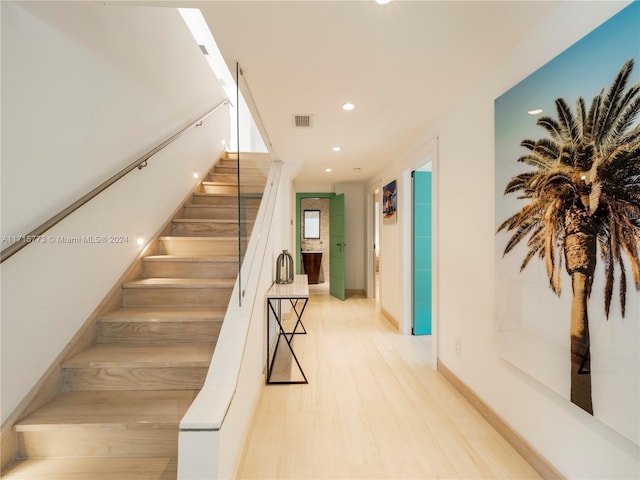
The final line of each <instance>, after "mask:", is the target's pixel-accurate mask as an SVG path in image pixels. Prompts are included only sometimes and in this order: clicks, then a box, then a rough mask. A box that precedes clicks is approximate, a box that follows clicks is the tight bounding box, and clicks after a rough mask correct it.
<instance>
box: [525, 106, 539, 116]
mask: <svg viewBox="0 0 640 480" xmlns="http://www.w3.org/2000/svg"><path fill="white" fill-rule="evenodd" d="M527 113H528V114H529V115H538V114H539V113H542V109H541V108H536V109H534V110H529V111H528V112H527Z"/></svg>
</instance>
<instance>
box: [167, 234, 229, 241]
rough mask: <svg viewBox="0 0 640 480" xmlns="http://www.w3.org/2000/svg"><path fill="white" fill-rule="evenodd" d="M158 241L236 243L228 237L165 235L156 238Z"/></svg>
mask: <svg viewBox="0 0 640 480" xmlns="http://www.w3.org/2000/svg"><path fill="white" fill-rule="evenodd" d="M158 240H160V241H171V242H180V241H182V242H216V241H217V242H221V243H224V242H226V243H233V242H235V243H238V239H237V238H229V237H180V236H176V235H165V236H163V237H158Z"/></svg>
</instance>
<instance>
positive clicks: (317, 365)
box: [237, 294, 541, 479]
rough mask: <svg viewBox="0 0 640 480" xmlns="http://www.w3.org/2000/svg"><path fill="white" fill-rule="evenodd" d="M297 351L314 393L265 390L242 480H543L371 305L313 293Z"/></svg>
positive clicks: (425, 344)
mask: <svg viewBox="0 0 640 480" xmlns="http://www.w3.org/2000/svg"><path fill="white" fill-rule="evenodd" d="M303 320H304V325H305V327H306V330H307V332H308V334H307V335H296V337H295V339H294V350H295V352H296V355H297V356H298V358H299V360H300V362H301V364H302V367H303V368H304V371H305V374H306V375H307V378H308V379H309V384H308V385H267V386H265V388H264V390H263V393H262V397H261V399H260V402H259V405H258V408H257V410H256V412H255V414H254V419H253V424H252V427H251V430H250V432H249V434H248V435H247V439H248V440H247V443H246V445H245V450H244V454H243V458H242V460H241V463H240V465H239V467H238V471H237V477H238V478H242V479H245V478H246V479H249V478H262V479H304V478H313V479H323V478H324V479H347V478H361V479H378V478H380V479H384V478H388V479H435V478H450V479H498V478H502V479H515V478H518V479H533V478H541V477H540V476H539V475H538V474H537V473H536V472H535V471H534V470H533V468H532V467H531V466H530V465H529V464H528V463H527V462H526V461H525V460H524V459H523V458H522V457H521V456H520V455H519V454H518V453H517V452H516V451H515V450H514V449H513V448H512V447H511V446H510V445H509V444H508V443H507V442H506V441H505V440H504V439H503V437H501V436H500V435H499V434H498V433H497V432H496V431H495V430H494V429H493V428H492V427H491V426H490V425H489V424H488V423H487V422H486V421H485V420H484V419H483V418H482V417H481V416H480V415H479V414H478V413H477V411H476V410H474V409H473V408H472V407H471V406H470V405H469V403H468V402H467V401H466V400H465V399H464V398H463V397H462V396H461V395H460V394H459V393H458V392H457V391H456V390H455V389H454V388H453V387H452V386H451V385H450V384H449V383H448V382H447V381H446V380H445V379H444V377H442V375H441V374H439V373H438V372H437V371H436V370H435V369H433V368H432V367H431V365H430V337H413V336H408V335H400V334H399V333H398V332H397V331H396V330H395V329H394V328H393V327H392V326H391V324H390V323H389V322H388V321H387V320H385V319H384V317H382V316H381V315H380V314H379V313H378V312H377V309H376V304H375V302H374V301H372V300H366V299H363V298H357V297H352V298H349V299H347V300H346V301H345V302H341V301H340V300H336V299H334V298H332V297H330V296H329V295H317V294H316V295H314V294H312V296H311V299H310V301H309V305H308V306H307V309H306V311H305V313H304V317H303Z"/></svg>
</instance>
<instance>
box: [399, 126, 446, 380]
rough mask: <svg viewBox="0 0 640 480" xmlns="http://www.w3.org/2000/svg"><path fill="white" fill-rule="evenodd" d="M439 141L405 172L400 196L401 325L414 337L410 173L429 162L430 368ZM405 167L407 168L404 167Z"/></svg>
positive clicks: (435, 318) (434, 347) (434, 356)
mask: <svg viewBox="0 0 640 480" xmlns="http://www.w3.org/2000/svg"><path fill="white" fill-rule="evenodd" d="M439 141H440V140H439V138H438V137H435V138H434V139H432V140H431V141H429V143H428V145H427V146H426V148H425V149H423V150H422V151H421V154H420V156H419V159H418V160H417V161H415V162H414V163H413V164H412V165H410V166H409V167H408V168H406V167H405V168H406V169H405V170H403V172H402V182H403V185H407V186H409V187H408V188H403V189H402V191H401V192H400V194H401V196H402V208H403V211H404V214H403V215H402V216H401V217H400V218H399V222H400V224H401V229H402V234H401V237H402V238H401V245H402V257H401V261H402V283H403V286H405V287H404V288H403V291H404V295H403V299H402V309H403V311H404V314H403V316H402V317H403V318H402V321H401V325H400V331H401V332H402V333H403V334H407V335H410V334H411V322H412V319H413V306H412V305H413V278H412V276H413V275H412V272H413V258H412V257H413V255H412V252H413V233H412V230H411V226H412V218H413V205H412V201H411V194H412V192H411V188H410V185H411V172H412V171H414V170H418V169H419V168H421V167H422V166H424V165H425V164H426V163H427V162H429V161H430V162H431V230H432V237H431V263H432V265H431V267H432V272H431V298H432V305H431V365H432V366H433V368H437V365H438V331H439V329H438V324H439V302H438V277H439V261H438V252H439V241H438V237H439V227H438V225H439V212H438V208H439V188H438V187H439V181H438V176H439V168H438V154H439ZM405 165H406V164H405Z"/></svg>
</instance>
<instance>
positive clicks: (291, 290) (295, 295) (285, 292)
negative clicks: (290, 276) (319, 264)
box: [266, 275, 309, 384]
mask: <svg viewBox="0 0 640 480" xmlns="http://www.w3.org/2000/svg"><path fill="white" fill-rule="evenodd" d="M283 300H288V301H289V303H290V304H291V309H292V313H293V314H294V315H295V317H296V322H295V325H294V327H293V330H291V331H289V332H287V331H285V329H284V327H283V325H282V301H283ZM308 301H309V284H308V281H307V276H306V275H295V276H294V280H293V283H289V284H278V283H274V284H273V286H272V287H271V288H270V289H269V290H268V291H267V335H266V336H267V383H268V384H292V383H309V382H308V381H307V377H306V375H305V374H304V371H303V370H302V366H300V362H299V361H298V357H297V356H296V354H295V352H294V351H293V345H292V342H293V337H294V335H300V334H306V333H307V331H306V329H305V328H304V324H303V323H302V314H303V313H304V309H305V307H306V306H307V302H308ZM272 320H275V322H276V323H275V325H274V326H275V335H277V340H276V345H275V347H274V349H273V354H271V353H270V343H271V342H270V340H271V334H270V333H271V325H272ZM298 327H299V328H300V330H298ZM283 337H284V341H285V344H286V346H287V348H288V350H289V352H290V353H291V356H292V358H293V360H294V361H295V364H296V365H297V367H298V370H299V371H300V373H301V374H302V378H303V379H304V380H283V381H274V380H272V379H271V374H272V373H273V361H274V360H275V357H276V353H277V352H278V347H279V346H280V340H281V339H282V338H283Z"/></svg>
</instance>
